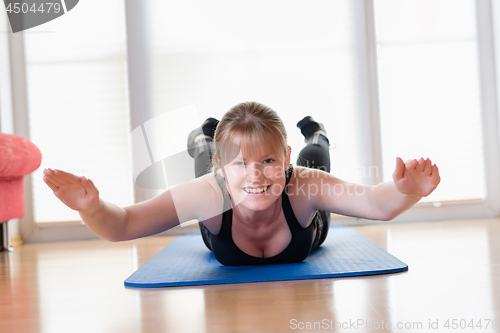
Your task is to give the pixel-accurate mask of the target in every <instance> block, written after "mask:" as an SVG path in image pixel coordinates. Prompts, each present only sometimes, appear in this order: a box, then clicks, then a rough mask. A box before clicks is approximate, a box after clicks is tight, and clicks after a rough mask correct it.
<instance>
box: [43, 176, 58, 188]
mask: <svg viewBox="0 0 500 333" xmlns="http://www.w3.org/2000/svg"><path fill="white" fill-rule="evenodd" d="M43 181H44V182H45V184H47V185H48V186H49V187H50V189H51V190H52V191H53V192H55V191H57V189H58V188H59V186H58V185H57V184H56V183H54V182H53V181H52V180H51V178H50V177H49V176H48V175H46V174H45V171H44V175H43Z"/></svg>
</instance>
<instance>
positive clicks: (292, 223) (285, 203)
mask: <svg viewBox="0 0 500 333" xmlns="http://www.w3.org/2000/svg"><path fill="white" fill-rule="evenodd" d="M292 174H293V166H292V165H290V167H289V168H288V169H287V170H286V171H285V175H286V183H285V189H284V190H283V193H281V206H282V208H283V214H284V215H285V219H286V222H287V223H288V227H289V228H290V230H300V229H302V226H301V225H300V223H299V221H298V220H297V217H296V216H295V213H294V212H293V209H292V204H291V203H290V199H289V198H288V183H289V182H290V178H292Z"/></svg>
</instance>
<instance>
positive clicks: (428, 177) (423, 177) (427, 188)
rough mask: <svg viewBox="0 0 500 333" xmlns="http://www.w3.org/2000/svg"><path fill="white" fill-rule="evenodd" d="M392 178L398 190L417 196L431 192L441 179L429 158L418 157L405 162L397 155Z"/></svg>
mask: <svg viewBox="0 0 500 333" xmlns="http://www.w3.org/2000/svg"><path fill="white" fill-rule="evenodd" d="M392 178H393V180H394V184H395V185H396V188H397V189H398V191H399V192H401V193H403V194H406V195H412V196H417V197H426V196H428V195H429V194H431V193H432V191H434V190H435V189H436V187H437V186H438V184H439V182H440V180H441V178H440V176H439V170H438V167H437V166H436V165H435V164H434V165H433V164H432V162H431V160H430V159H425V160H424V159H423V158H420V159H419V160H418V161H417V160H409V161H407V162H406V163H405V162H403V160H402V159H401V158H399V157H398V158H397V159H396V170H395V171H394V174H393V175H392Z"/></svg>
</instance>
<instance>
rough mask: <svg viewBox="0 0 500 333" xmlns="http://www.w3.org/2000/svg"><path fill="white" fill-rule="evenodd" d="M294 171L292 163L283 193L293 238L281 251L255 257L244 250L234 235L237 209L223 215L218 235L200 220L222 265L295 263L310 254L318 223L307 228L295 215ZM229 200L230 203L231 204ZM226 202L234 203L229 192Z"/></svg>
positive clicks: (225, 190)
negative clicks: (292, 197)
mask: <svg viewBox="0 0 500 333" xmlns="http://www.w3.org/2000/svg"><path fill="white" fill-rule="evenodd" d="M292 171H293V168H292V166H290V168H289V169H288V170H287V171H286V185H285V189H284V190H283V193H282V195H281V198H282V208H283V213H284V215H285V219H286V222H287V224H288V227H289V228H290V232H291V234H292V239H291V241H290V243H289V244H288V246H287V247H286V248H285V249H284V250H283V251H282V252H281V253H279V254H277V255H274V256H272V257H267V258H262V257H254V256H251V255H249V254H246V253H245V252H243V251H242V250H240V248H239V247H238V246H236V244H235V243H234V241H233V237H232V234H231V227H232V224H233V210H232V208H230V209H227V210H225V211H224V213H223V215H222V226H221V229H220V232H219V233H218V234H217V235H214V234H212V233H211V232H210V230H208V228H207V227H206V226H205V225H204V224H203V223H202V222H200V229H201V232H202V236H203V240H204V241H205V244H206V245H207V247H208V248H209V249H210V250H212V252H213V254H214V256H215V258H216V259H217V260H218V261H219V262H220V263H221V264H223V265H226V266H244V265H261V264H281V263H293V262H300V261H302V260H304V259H305V258H306V257H307V256H308V255H309V253H310V252H311V248H312V245H313V241H314V239H313V236H314V230H315V228H316V223H314V222H315V221H313V222H312V223H311V224H310V225H309V226H308V227H306V228H303V227H302V225H301V224H300V223H299V221H298V220H297V218H296V217H295V214H294V212H293V210H292V206H291V204H290V200H289V199H288V195H287V188H288V182H289V181H290V177H291V175H292ZM218 182H219V186H220V187H221V189H222V191H223V193H227V189H226V188H225V185H224V184H223V183H222V182H221V181H218ZM228 200H229V203H227V201H228ZM226 204H229V205H231V203H230V198H229V196H228V195H224V207H226Z"/></svg>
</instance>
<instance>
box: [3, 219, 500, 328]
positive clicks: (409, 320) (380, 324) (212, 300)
mask: <svg viewBox="0 0 500 333" xmlns="http://www.w3.org/2000/svg"><path fill="white" fill-rule="evenodd" d="M356 229H357V230H358V231H360V232H361V233H362V234H364V235H365V236H367V237H368V238H370V239H372V240H373V241H374V242H376V243H377V244H379V245H380V246H382V247H384V248H386V249H387V250H388V251H389V252H390V253H392V254H393V255H395V256H397V257H398V258H399V259H401V260H402V261H404V262H406V263H407V264H408V265H409V268H410V269H409V271H408V272H403V273H397V274H389V275H380V276H371V277H353V278H335V279H317V280H302V281H287V282H268V283H250V284H231V285H216V286H202V287H176V288H157V289H135V288H126V287H124V286H123V280H124V279H125V278H127V277H128V276H129V275H130V274H131V273H133V272H134V271H135V270H136V269H137V267H138V266H140V265H142V264H143V263H145V262H146V261H147V260H149V259H150V258H151V257H152V256H154V255H155V254H156V253H157V252H159V251H160V250H161V249H162V248H163V247H164V246H165V245H166V244H167V243H168V242H169V241H171V239H172V238H168V237H151V238H147V239H142V240H137V241H131V242H125V243H107V242H105V241H84V242H71V243H52V244H28V245H23V246H20V247H18V248H16V249H15V251H14V252H9V253H6V252H3V253H0V332H2V333H7V332H13V333H22V332H48V333H57V332H65V333H74V332H91V333H98V332H120V333H126V332H182V333H185V332H196V333H202V332H218V333H220V332H293V331H303V332H312V331H319V332H326V331H331V332H333V331H336V332H495V331H496V332H499V331H500V322H499V320H500V220H496V219H495V220H479V221H466V222H464V221H461V222H460V221H457V222H435V223H412V224H392V225H391V224H381V225H376V226H362V227H356ZM471 325H472V326H471ZM391 327H392V328H391ZM397 327H400V329H397ZM495 327H496V329H495Z"/></svg>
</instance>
